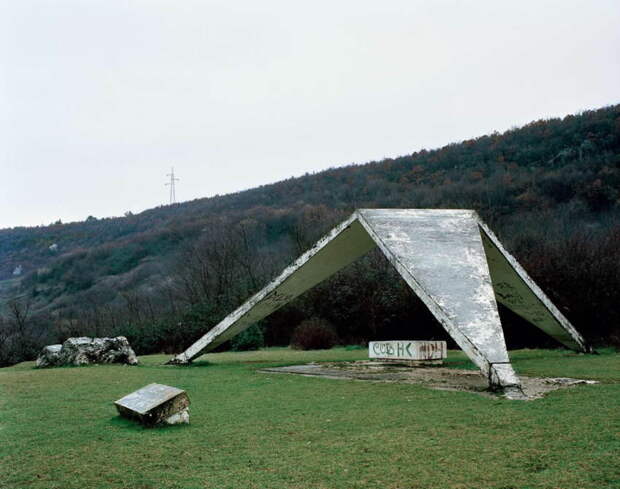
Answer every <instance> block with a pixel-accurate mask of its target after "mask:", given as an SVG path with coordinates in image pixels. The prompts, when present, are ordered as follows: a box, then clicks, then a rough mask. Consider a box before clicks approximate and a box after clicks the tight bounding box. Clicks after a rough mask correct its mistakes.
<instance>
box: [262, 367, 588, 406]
mask: <svg viewBox="0 0 620 489" xmlns="http://www.w3.org/2000/svg"><path fill="white" fill-rule="evenodd" d="M259 372H261V373H266V374H296V375H303V376H306V377H324V378H330V379H339V380H361V381H368V382H397V383H403V384H419V385H422V386H424V387H427V388H429V389H438V390H449V391H463V392H472V393H475V394H480V395H483V396H485V397H490V398H497V397H498V396H503V397H506V398H507V399H511V400H523V401H529V400H533V399H540V398H541V397H543V396H544V395H545V394H547V393H548V392H551V391H554V390H557V389H563V388H566V387H573V386H576V385H588V384H598V382H597V381H595V380H583V379H571V378H564V377H559V378H541V377H527V376H520V377H519V382H520V384H521V387H522V390H521V391H510V390H508V391H507V392H493V391H489V388H488V387H489V386H488V383H487V381H486V380H487V379H486V378H485V377H484V376H482V375H481V373H480V372H477V371H474V370H462V369H451V368H444V367H431V368H425V367H417V368H409V367H405V366H400V365H398V364H394V363H393V362H378V361H376V360H373V361H364V360H362V361H357V362H334V363H320V364H319V363H310V364H305V365H291V366H287V367H272V368H265V369H260V370H259Z"/></svg>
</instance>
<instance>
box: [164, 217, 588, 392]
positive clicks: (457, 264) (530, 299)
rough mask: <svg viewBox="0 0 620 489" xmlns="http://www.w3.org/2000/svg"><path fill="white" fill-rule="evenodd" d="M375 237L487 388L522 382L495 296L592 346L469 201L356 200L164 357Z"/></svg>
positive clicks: (302, 287) (190, 354)
mask: <svg viewBox="0 0 620 489" xmlns="http://www.w3.org/2000/svg"><path fill="white" fill-rule="evenodd" d="M375 247H379V249H380V250H381V251H382V252H383V253H384V254H385V256H386V257H387V259H388V260H389V261H390V263H391V264H392V265H393V266H394V267H395V268H396V270H397V271H398V273H400V275H401V276H402V277H403V279H404V280H405V282H406V283H407V284H408V285H409V286H410V287H411V288H412V289H413V291H414V292H415V293H416V294H417V295H418V297H420V299H421V300H422V301H423V302H424V304H426V306H427V307H428V309H429V310H430V311H431V313H432V314H433V315H434V316H435V318H436V319H437V320H438V321H439V322H440V323H441V325H442V326H443V327H444V328H445V330H446V331H447V332H448V334H450V336H451V337H452V338H453V339H454V341H455V342H456V343H457V344H458V345H459V347H460V348H461V349H462V350H463V351H464V352H465V353H466V354H467V355H468V356H469V358H470V359H471V360H472V361H473V362H474V363H475V364H476V365H477V366H478V367H479V368H480V370H481V371H482V373H483V374H484V375H485V376H486V378H487V379H488V383H489V387H490V388H491V389H493V390H499V391H504V392H507V393H508V392H510V391H520V390H521V385H520V380H519V378H518V377H517V375H516V374H515V372H514V370H513V368H512V365H511V363H510V358H509V356H508V350H507V348H506V341H505V339H504V332H503V329H502V324H501V321H500V317H499V313H498V311H497V302H501V303H502V304H504V305H505V306H506V307H508V308H509V309H511V310H512V311H513V312H515V313H516V314H518V315H519V316H521V317H523V318H524V319H526V320H527V321H529V322H530V323H532V324H533V325H534V326H536V327H538V328H540V329H541V330H542V331H544V332H545V333H547V334H548V335H550V336H552V337H553V338H555V339H556V340H557V341H558V342H560V343H561V344H563V345H565V346H566V347H568V348H570V349H572V350H576V351H581V352H591V351H592V349H591V348H590V346H589V345H588V344H587V343H586V342H585V340H584V338H583V337H582V336H581V335H580V334H579V332H578V331H577V330H576V329H575V328H574V327H573V326H572V325H571V323H570V322H569V321H568V320H567V319H566V318H565V317H564V315H563V314H562V313H561V312H560V311H559V310H558V309H557V307H555V306H554V305H553V303H552V302H551V301H550V300H549V298H548V297H547V296H546V295H545V293H544V292H543V291H542V290H541V289H540V288H539V287H538V286H537V285H536V284H535V283H534V281H533V280H532V279H531V278H530V276H529V275H528V274H527V272H526V271H525V270H524V269H523V267H521V265H519V263H518V262H517V260H516V259H515V258H514V257H513V256H512V255H510V253H508V252H507V251H506V250H505V249H504V247H503V246H502V244H501V243H500V241H499V240H498V239H497V237H496V236H495V235H494V234H493V232H492V231H491V230H490V229H489V228H488V227H487V226H486V225H485V223H484V222H483V221H482V220H481V219H480V217H479V216H478V214H477V213H476V212H475V211H473V210H461V209H358V210H356V211H355V212H354V213H353V214H352V215H351V217H349V218H348V219H347V220H346V221H344V222H342V223H341V224H340V225H338V226H336V227H335V228H334V229H332V231H330V232H329V233H328V234H327V235H325V236H324V237H323V238H321V239H320V240H319V241H318V242H317V243H316V244H315V245H314V246H313V247H312V248H311V249H309V250H308V251H307V252H306V253H304V254H303V255H302V256H300V257H299V258H298V259H297V260H295V262H293V263H292V264H291V265H289V266H288V267H287V268H285V269H284V271H283V272H282V273H281V274H280V275H279V276H278V277H277V278H276V279H274V280H273V281H272V282H270V283H269V284H268V285H267V286H265V287H264V288H263V289H262V290H261V291H259V292H258V293H257V294H255V295H254V296H252V297H251V298H250V299H248V300H247V301H246V302H245V303H244V304H242V305H241V306H240V307H239V308H237V309H236V310H235V311H233V312H232V313H230V314H229V315H228V316H226V317H225V318H224V319H223V320H222V321H221V322H220V323H219V324H217V325H216V326H215V327H214V328H213V329H211V330H210V331H208V332H207V333H206V334H205V335H204V336H202V337H201V338H200V339H199V340H198V341H196V342H195V343H194V344H193V345H191V346H190V347H189V348H188V349H187V350H185V351H184V352H182V353H180V354H178V355H176V356H175V357H174V358H172V359H171V360H170V361H169V362H168V363H171V364H187V363H190V362H191V361H192V360H193V359H195V358H196V357H198V356H199V355H201V354H203V353H206V352H208V351H210V350H212V349H214V348H216V347H217V346H218V345H220V344H222V343H224V342H225V341H227V340H230V339H231V338H233V337H234V336H235V335H237V334H239V333H240V332H241V331H243V330H245V329H246V328H248V327H249V326H251V325H252V324H254V323H256V322H258V321H260V320H261V319H263V318H264V317H266V316H268V315H269V314H271V313H272V312H274V311H276V310H277V309H279V308H280V307H282V306H284V305H285V304H287V303H288V302H290V301H292V300H293V299H295V298H296V297H297V296H299V295H300V294H302V293H303V292H305V291H306V290H308V289H310V288H312V287H314V286H315V285H317V284H318V283H320V282H322V281H323V280H325V279H327V278H328V277H330V276H331V275H333V274H334V273H336V272H338V271H339V270H340V269H342V268H344V267H346V266H347V265H349V264H350V263H352V262H353V261H355V260H356V259H358V258H360V257H361V256H362V255H364V254H366V253H368V252H369V251H370V250H372V249H374V248H375Z"/></svg>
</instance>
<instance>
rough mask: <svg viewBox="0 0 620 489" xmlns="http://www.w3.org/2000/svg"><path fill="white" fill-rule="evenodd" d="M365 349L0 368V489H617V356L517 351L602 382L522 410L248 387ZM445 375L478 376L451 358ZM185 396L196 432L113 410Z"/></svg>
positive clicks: (517, 359)
mask: <svg viewBox="0 0 620 489" xmlns="http://www.w3.org/2000/svg"><path fill="white" fill-rule="evenodd" d="M366 353H367V352H366V351H365V350H357V351H355V350H354V351H346V350H345V349H342V348H337V349H333V350H328V351H312V352H298V351H291V350H288V349H269V350H264V351H260V352H249V353H219V354H210V355H206V356H205V357H202V359H201V360H202V361H198V362H196V364H194V365H193V366H191V367H169V366H162V365H161V363H162V362H163V361H164V360H166V359H167V358H168V357H166V356H148V357H141V359H140V360H141V362H142V363H141V365H140V366H139V367H125V366H119V365H111V366H92V367H78V368H58V369H48V370H36V369H33V368H32V366H33V364H32V363H23V364H20V365H17V366H15V367H10V368H5V369H0V487H1V488H3V489H4V488H11V489H13V488H16V489H17V488H20V489H21V488H45V489H52V488H62V489H71V488H80V489H85V488H86V489H90V488H106V489H107V488H133V489H140V488H153V489H162V488H184V489H193V488H196V489H197V488H218V489H220V488H222V489H223V488H303V489H309V488H343V489H345V488H346V489H351V488H374V487H381V488H425V489H426V488H498V489H499V488H503V489H508V488H558V489H560V488H561V489H569V488H580V489H581V488H597V489H601V488H610V487H620V354H616V353H613V352H611V351H607V352H603V354H601V355H599V356H589V355H577V354H573V353H569V352H566V351H561V350H557V351H542V350H521V351H516V352H512V358H513V361H514V365H515V368H516V370H517V371H518V372H519V373H521V374H526V375H527V374H529V375H537V376H563V377H578V378H589V379H596V380H600V381H601V382H602V383H601V384H599V385H588V386H579V387H575V388H572V389H563V390H560V391H556V392H552V393H551V394H549V395H548V396H547V397H546V398H544V399H540V400H536V401H530V402H520V401H508V400H493V399H487V398H484V397H482V396H478V395H475V394H471V393H465V392H445V391H435V390H429V389H426V388H424V387H421V386H417V385H410V384H391V383H370V382H359V381H343V380H332V379H321V378H311V377H302V376H295V375H282V374H263V373H257V372H256V369H257V368H259V367H263V366H276V365H287V364H296V363H304V362H309V361H337V360H355V359H362V358H364V357H365V356H366ZM448 363H449V366H452V367H458V368H472V366H471V364H470V363H469V362H468V361H467V360H466V359H465V357H464V356H463V355H462V354H461V353H460V352H450V356H449V359H448ZM150 382H159V383H164V384H170V385H174V386H177V387H180V388H183V389H186V390H187V391H188V393H189V396H190V399H191V400H192V406H191V424H190V425H189V426H174V427H167V428H162V429H145V428H142V427H141V426H139V425H136V424H134V423H132V422H130V421H126V420H124V419H121V418H119V417H118V416H117V414H116V411H115V408H114V406H113V405H112V401H114V400H116V399H118V398H120V397H122V396H123V395H125V394H127V393H129V392H131V391H133V390H135V389H137V388H139V387H142V386H144V385H145V384H147V383H150Z"/></svg>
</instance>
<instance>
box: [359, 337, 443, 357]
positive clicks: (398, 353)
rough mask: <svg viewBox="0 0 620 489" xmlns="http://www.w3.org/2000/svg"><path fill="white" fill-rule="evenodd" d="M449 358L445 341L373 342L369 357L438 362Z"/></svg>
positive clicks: (370, 346)
mask: <svg viewBox="0 0 620 489" xmlns="http://www.w3.org/2000/svg"><path fill="white" fill-rule="evenodd" d="M447 356H448V348H447V345H446V342H445V341H408V340H405V341H398V340H392V341H371V342H370V343H368V357H369V358H376V359H380V360H405V361H418V362H419V361H436V360H443V359H444V358H446V357H447Z"/></svg>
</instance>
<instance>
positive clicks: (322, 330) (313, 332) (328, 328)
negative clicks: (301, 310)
mask: <svg viewBox="0 0 620 489" xmlns="http://www.w3.org/2000/svg"><path fill="white" fill-rule="evenodd" d="M337 343H338V335H337V334H336V332H335V330H334V328H333V327H332V325H331V324H330V323H329V322H327V321H325V320H324V319H320V318H310V319H306V320H305V321H302V322H301V323H299V325H298V326H297V327H296V328H295V330H294V331H293V336H292V337H291V346H292V347H293V348H295V349H297V350H322V349H329V348H332V347H333V346H334V345H336V344H337Z"/></svg>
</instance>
